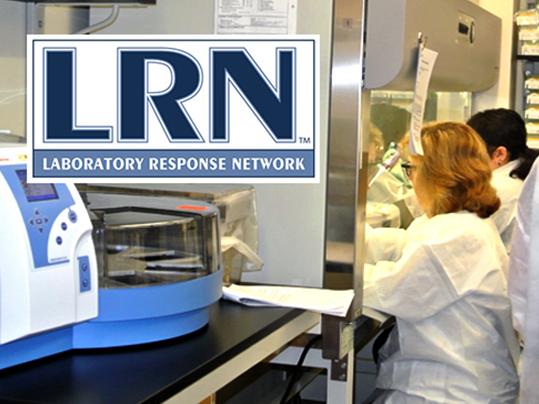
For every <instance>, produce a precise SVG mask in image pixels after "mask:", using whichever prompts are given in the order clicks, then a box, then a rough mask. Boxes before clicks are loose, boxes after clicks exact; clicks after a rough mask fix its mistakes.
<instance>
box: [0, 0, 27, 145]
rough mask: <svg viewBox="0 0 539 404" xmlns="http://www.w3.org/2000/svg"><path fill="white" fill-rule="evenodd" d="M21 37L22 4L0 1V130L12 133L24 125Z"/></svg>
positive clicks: (19, 131) (23, 32) (23, 26)
mask: <svg viewBox="0 0 539 404" xmlns="http://www.w3.org/2000/svg"><path fill="white" fill-rule="evenodd" d="M25 41H26V5H25V4H24V3H20V2H16V1H0V131H5V130H7V131H10V132H11V133H13V134H16V135H24V129H25V124H24V116H25V115H24V110H25V107H24V103H25V96H24V94H25V70H26V58H25V52H26V44H25ZM0 136H1V135H0Z"/></svg>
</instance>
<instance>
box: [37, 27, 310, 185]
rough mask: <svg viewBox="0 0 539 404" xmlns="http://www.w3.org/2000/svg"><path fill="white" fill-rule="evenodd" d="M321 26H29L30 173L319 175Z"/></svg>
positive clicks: (155, 177) (273, 178)
mask: <svg viewBox="0 0 539 404" xmlns="http://www.w3.org/2000/svg"><path fill="white" fill-rule="evenodd" d="M318 55H319V52H318V37H313V36H291V37H288V36H287V37H260V36H257V37H247V36H240V37H222V36H205V37H191V36H189V37H185V36H180V37H179V36H167V37H163V36H159V37H156V38H155V39H153V38H151V39H148V38H146V37H144V38H142V37H131V36H96V37H93V36H63V37H58V36H50V37H47V36H30V37H29V38H28V78H29V83H28V93H29V94H28V112H29V113H28V114H27V115H28V125H27V127H28V130H29V131H31V133H29V136H28V138H29V139H32V141H31V145H30V147H31V148H32V150H31V151H30V155H31V156H32V158H31V170H30V173H31V178H33V179H34V180H36V181H53V182H54V181H71V182H104V181H107V180H108V181H109V182H118V181H122V182H142V181H150V180H151V181H160V182H197V181H199V182H231V181H232V182H318V181H319V174H318V173H319V166H318V165H319V113H318V96H319V89H318V85H319V59H318Z"/></svg>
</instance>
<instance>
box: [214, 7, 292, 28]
mask: <svg viewBox="0 0 539 404" xmlns="http://www.w3.org/2000/svg"><path fill="white" fill-rule="evenodd" d="M296 25H297V0H272V1H266V0H216V2H215V33H216V34H289V35H291V34H295V33H296Z"/></svg>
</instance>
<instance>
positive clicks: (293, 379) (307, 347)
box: [280, 334, 322, 404]
mask: <svg viewBox="0 0 539 404" xmlns="http://www.w3.org/2000/svg"><path fill="white" fill-rule="evenodd" d="M321 338H322V335H321V334H318V335H315V336H314V337H313V338H311V340H310V341H309V342H307V344H306V345H305V347H304V348H303V351H302V352H301V355H300V357H299V360H298V363H297V364H296V366H295V367H294V370H293V371H292V374H291V375H290V380H289V381H288V386H286V390H285V392H284V394H283V397H282V398H281V401H280V404H285V403H286V401H287V398H288V395H289V394H290V392H291V391H292V387H294V384H295V383H296V382H297V381H298V379H299V375H300V373H301V367H302V366H303V362H304V361H305V358H306V357H307V354H308V353H309V350H310V349H311V348H312V346H313V345H314V343H315V342H316V341H318V340H319V339H321Z"/></svg>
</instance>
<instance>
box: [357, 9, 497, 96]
mask: <svg viewBox="0 0 539 404" xmlns="http://www.w3.org/2000/svg"><path fill="white" fill-rule="evenodd" d="M420 32H421V33H423V35H424V36H426V39H427V41H426V46H427V47H428V48H430V49H433V50H435V51H437V52H438V53H439V55H438V59H437V61H436V65H435V67H434V71H433V75H432V79H431V84H430V89H431V90H433V91H469V92H475V91H483V90H486V89H487V88H489V87H492V86H493V85H494V84H495V83H496V81H497V79H498V71H499V63H500V46H499V45H496V44H500V42H501V20H500V19H499V18H498V17H496V16H494V15H493V14H490V13H489V12H487V11H485V10H484V9H482V8H481V7H479V6H477V5H476V4H474V3H472V2H470V1H469V0H370V1H369V2H368V10H367V39H366V45H365V51H366V56H365V83H364V85H365V87H366V88H368V89H376V88H384V89H387V90H413V85H414V81H415V72H416V66H417V50H418V34H419V33H420Z"/></svg>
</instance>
